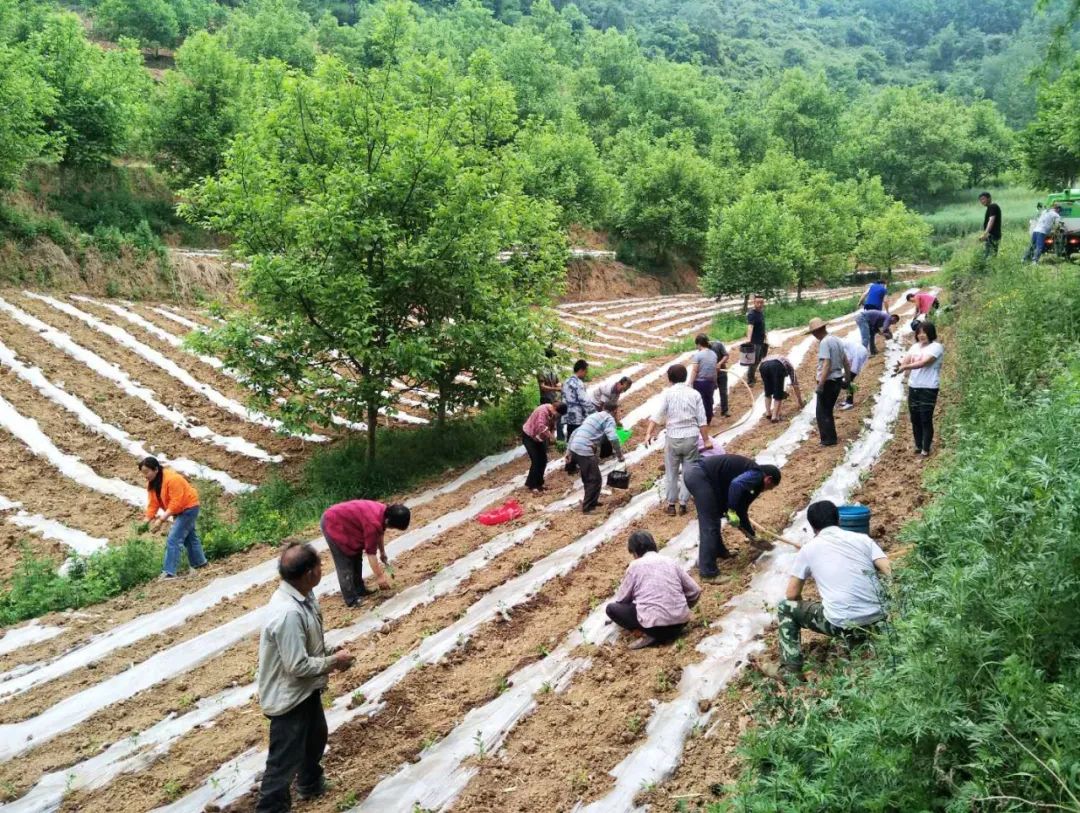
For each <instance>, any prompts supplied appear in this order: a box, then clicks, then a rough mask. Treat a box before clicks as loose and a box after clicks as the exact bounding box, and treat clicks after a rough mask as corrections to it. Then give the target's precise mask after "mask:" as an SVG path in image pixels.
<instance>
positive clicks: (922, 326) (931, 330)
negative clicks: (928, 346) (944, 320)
mask: <svg viewBox="0 0 1080 813" xmlns="http://www.w3.org/2000/svg"><path fill="white" fill-rule="evenodd" d="M920 330H921V331H922V332H923V333H925V334H926V338H928V339H929V340H930V341H932V342H936V341H937V328H936V327H935V326H934V323H933V322H928V321H926V320H924V321H922V322H919V327H918V329H917V330H916V331H915V337H916V338H918V336H919V331H920Z"/></svg>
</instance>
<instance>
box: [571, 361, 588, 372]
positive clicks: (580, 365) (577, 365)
mask: <svg viewBox="0 0 1080 813" xmlns="http://www.w3.org/2000/svg"><path fill="white" fill-rule="evenodd" d="M588 369H589V362H587V361H585V359H578V360H577V361H575V362H574V372H575V373H580V372H581V371H582V370H588Z"/></svg>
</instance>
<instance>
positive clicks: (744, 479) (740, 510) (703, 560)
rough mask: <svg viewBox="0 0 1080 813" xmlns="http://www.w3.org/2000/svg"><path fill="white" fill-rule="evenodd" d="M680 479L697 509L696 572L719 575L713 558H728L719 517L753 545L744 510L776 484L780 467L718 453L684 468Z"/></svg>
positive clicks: (705, 577) (704, 577)
mask: <svg viewBox="0 0 1080 813" xmlns="http://www.w3.org/2000/svg"><path fill="white" fill-rule="evenodd" d="M683 482H684V483H686V487H687V488H688V489H689V490H690V493H691V494H693V495H694V504H695V505H696V506H697V512H698V573H699V575H700V576H701V578H703V579H712V578H716V577H717V576H719V575H720V570H719V569H718V568H717V566H716V560H717V559H729V558H731V552H730V551H729V550H728V549H727V548H726V547H725V546H724V538H723V536H722V535H721V533H720V520H721V518H722V517H723V516H724V515H725V514H726V515H727V517H728V524H729V525H734V526H735V527H737V528H738V529H739V530H740V531H741V532H742V534H743V536H745V537H746V538H747V539H748V540H750V541H751V543H753V544H755V545H756V544H757V541H756V535H755V534H754V529H753V527H752V526H751V525H750V517H749V516H747V511H748V510H749V509H750V503H752V502H753V501H754V500H756V499H757V498H758V496H759V495H760V494H761V492H762V491H768V490H769V489H772V488H776V486H778V485H780V469H778V468H777V467H776V466H770V465H767V464H766V465H758V464H757V463H756V462H755V461H753V460H751V459H750V458H749V457H743V456H742V455H737V454H722V455H716V456H714V457H704V458H702V459H701V460H698V461H696V462H694V463H691V464H690V465H689V466H687V467H686V472H685V473H684V474H683Z"/></svg>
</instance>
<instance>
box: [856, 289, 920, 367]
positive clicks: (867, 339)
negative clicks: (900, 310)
mask: <svg viewBox="0 0 1080 813" xmlns="http://www.w3.org/2000/svg"><path fill="white" fill-rule="evenodd" d="M908 296H909V297H910V296H911V295H910V294H908ZM899 321H900V317H899V316H897V315H896V314H895V313H894V314H890V313H889V312H888V311H882V310H873V309H871V310H861V311H859V312H858V313H857V314H855V324H856V325H857V326H858V328H859V336H860V337H862V343H863V347H865V348H866V351H867V352H868V353H869V354H870V355H871V356H873V355H876V354H877V344H876V337H877V334H878V333H884V334H885V338H892V334H891V333H890V330H891V328H892V326H893V325H895V324H896V323H897V322H899Z"/></svg>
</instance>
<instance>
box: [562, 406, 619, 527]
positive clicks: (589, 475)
mask: <svg viewBox="0 0 1080 813" xmlns="http://www.w3.org/2000/svg"><path fill="white" fill-rule="evenodd" d="M618 411H619V410H618V407H613V406H611V405H609V404H605V405H604V408H603V409H601V410H600V411H599V412H594V413H593V414H592V415H590V416H589V417H587V418H586V419H585V422H584V423H583V424H581V426H579V427H578V428H577V431H575V432H574V434H573V435H571V436H570V441H569V442H568V443H567V445H566V454H567V456H568V457H569V458H570V463H571V465H573V466H574V467H575V468H578V469H580V470H581V483H582V485H584V486H585V497H584V499H583V500H582V502H581V511H582V513H584V514H591V513H592V512H593V511H595V510H596V508H597V506H599V505H601V502H600V488H601V486H602V485H603V483H604V480H603V478H602V477H601V476H600V444H601V442H602V441H603V440H604V439H607V441H608V442H609V443H611V448H612V450H613V451H614V452H615V455H616V456H617V457H618V458H619V462H620V463H621V462H622V461H623V459H624V458H623V453H622V447H621V446H620V445H619V436H618V434H617V433H616V432H615V415H617V414H618ZM568 468H569V467H568Z"/></svg>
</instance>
